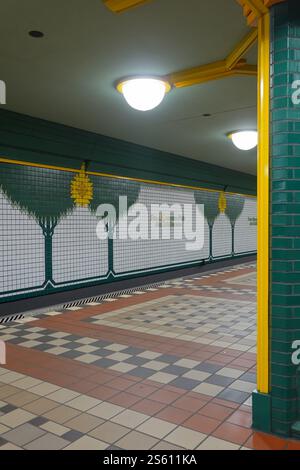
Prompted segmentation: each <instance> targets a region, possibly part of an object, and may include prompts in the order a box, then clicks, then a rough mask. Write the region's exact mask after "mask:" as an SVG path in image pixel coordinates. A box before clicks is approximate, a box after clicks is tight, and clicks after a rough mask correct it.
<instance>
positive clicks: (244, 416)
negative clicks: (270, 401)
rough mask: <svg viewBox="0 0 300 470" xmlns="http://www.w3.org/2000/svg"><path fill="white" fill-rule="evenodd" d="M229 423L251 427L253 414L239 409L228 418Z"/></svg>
mask: <svg viewBox="0 0 300 470" xmlns="http://www.w3.org/2000/svg"><path fill="white" fill-rule="evenodd" d="M227 421H228V422H229V423H232V424H236V425H238V426H242V427H244V428H251V426H252V415H251V413H246V412H245V411H241V410H237V411H235V412H234V413H233V414H232V415H231V416H229V418H228V419H227Z"/></svg>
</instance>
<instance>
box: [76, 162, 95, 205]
mask: <svg viewBox="0 0 300 470" xmlns="http://www.w3.org/2000/svg"><path fill="white" fill-rule="evenodd" d="M71 198H72V199H73V200H74V202H75V204H76V205H77V206H80V207H86V206H88V205H89V203H90V202H91V200H92V199H93V183H92V182H91V180H90V179H89V177H88V176H87V174H86V165H85V163H83V164H82V165H81V168H80V172H79V173H78V174H77V175H76V176H75V178H74V179H73V180H72V182H71Z"/></svg>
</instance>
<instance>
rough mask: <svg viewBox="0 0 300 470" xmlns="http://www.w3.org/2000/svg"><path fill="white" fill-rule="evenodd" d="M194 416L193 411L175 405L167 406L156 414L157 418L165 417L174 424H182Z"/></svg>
mask: <svg viewBox="0 0 300 470" xmlns="http://www.w3.org/2000/svg"><path fill="white" fill-rule="evenodd" d="M191 416H192V412H191V411H186V410H181V409H179V408H175V407H174V406H167V407H166V408H164V409H163V410H162V411H160V412H159V413H157V414H156V415H155V418H159V419H164V420H165V421H169V422H170V423H174V424H181V423H183V422H184V421H186V420H187V419H188V418H190V417H191Z"/></svg>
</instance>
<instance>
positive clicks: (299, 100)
mask: <svg viewBox="0 0 300 470" xmlns="http://www.w3.org/2000/svg"><path fill="white" fill-rule="evenodd" d="M292 89H293V90H295V91H293V93H292V102H293V104H300V80H294V81H293V83H292Z"/></svg>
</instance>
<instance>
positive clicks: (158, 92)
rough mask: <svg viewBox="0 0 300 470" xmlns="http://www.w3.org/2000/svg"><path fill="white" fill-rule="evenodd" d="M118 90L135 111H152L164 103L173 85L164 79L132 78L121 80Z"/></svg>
mask: <svg viewBox="0 0 300 470" xmlns="http://www.w3.org/2000/svg"><path fill="white" fill-rule="evenodd" d="M117 90H118V91H119V92H120V93H122V95H123V96H124V98H125V100H126V101H127V103H128V104H129V106H131V107H132V108H133V109H136V110H138V111H150V110H151V109H154V108H156V107H157V106H158V105H159V104H160V103H161V102H162V100H163V99H164V97H165V94H166V93H168V92H169V91H170V90H171V85H170V84H169V83H168V82H167V81H165V80H163V79H162V78H156V77H132V78H127V79H124V80H121V81H120V82H119V83H118V84H117Z"/></svg>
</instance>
